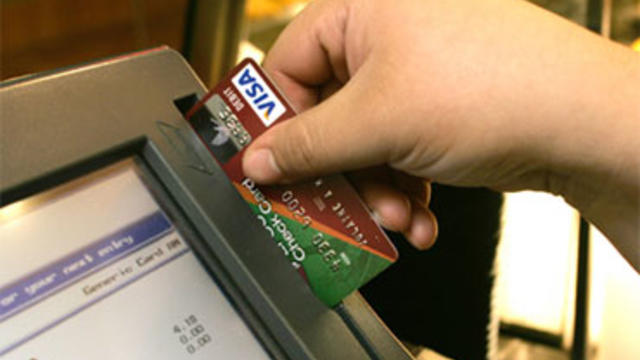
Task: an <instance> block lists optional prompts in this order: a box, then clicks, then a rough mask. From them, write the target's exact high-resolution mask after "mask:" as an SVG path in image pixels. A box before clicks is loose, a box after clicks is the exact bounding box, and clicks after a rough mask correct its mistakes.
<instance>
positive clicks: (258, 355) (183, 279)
mask: <svg viewBox="0 0 640 360" xmlns="http://www.w3.org/2000/svg"><path fill="white" fill-rule="evenodd" d="M143 178H144V177H142V176H141V175H140V170H139V169H138V167H137V166H136V165H135V163H134V161H133V160H127V161H124V162H121V163H119V164H116V165H113V166H111V167H109V168H106V169H103V170H100V171H98V172H96V173H93V174H90V175H88V176H85V177H83V178H80V179H77V180H74V181H72V182H70V183H68V184H65V185H62V186H60V187H57V188H55V189H53V190H50V191H47V192H45V193H42V194H38V195H36V196H33V197H31V198H27V199H25V200H23V201H20V202H17V203H13V204H10V205H8V206H5V207H4V208H2V209H0V358H3V359H80V358H82V359H182V358H184V359H267V358H269V357H268V355H267V353H266V352H265V351H264V349H263V348H262V346H261V345H260V343H259V342H258V341H257V340H256V338H255V337H254V336H253V334H252V333H251V331H250V330H249V328H248V327H247V325H246V324H245V323H244V321H243V320H242V319H241V318H240V317H239V316H238V314H237V313H236V311H235V310H234V308H233V307H232V306H231V304H230V303H229V301H228V300H227V298H226V297H225V295H224V294H223V293H222V291H221V290H220V289H219V288H218V286H217V285H216V284H215V282H213V280H212V279H211V277H210V276H209V275H208V274H207V273H206V272H205V270H204V269H203V268H202V266H201V265H200V263H199V262H198V260H197V259H196V257H195V255H194V253H193V252H192V251H191V249H190V248H189V246H188V244H187V243H186V242H185V240H184V238H183V237H182V235H181V234H180V232H179V231H178V229H176V227H175V226H174V224H173V223H172V221H171V220H170V218H169V217H168V216H167V215H166V213H165V212H163V210H162V209H161V208H160V206H159V205H158V203H157V202H156V201H155V199H154V197H153V196H152V194H151V192H150V191H149V190H148V188H147V187H146V185H145V183H144V182H143Z"/></svg>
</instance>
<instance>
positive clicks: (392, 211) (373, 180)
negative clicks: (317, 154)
mask: <svg viewBox="0 0 640 360" xmlns="http://www.w3.org/2000/svg"><path fill="white" fill-rule="evenodd" d="M348 177H349V180H350V181H351V183H352V184H353V185H354V187H355V188H356V189H357V190H358V193H359V194H360V196H361V197H362V199H363V200H364V202H365V203H366V204H367V206H368V207H369V209H371V211H373V213H374V216H375V217H376V220H377V221H378V222H379V223H380V225H382V226H383V227H385V228H386V229H389V230H392V231H397V232H404V231H405V230H407V229H408V228H409V225H410V224H411V201H410V200H409V198H408V197H407V195H406V194H405V193H403V192H402V191H400V190H399V189H398V188H396V187H395V186H394V185H393V179H392V177H391V175H390V172H389V171H388V169H386V168H382V167H378V168H371V169H366V170H361V171H354V172H351V173H349V174H348Z"/></svg>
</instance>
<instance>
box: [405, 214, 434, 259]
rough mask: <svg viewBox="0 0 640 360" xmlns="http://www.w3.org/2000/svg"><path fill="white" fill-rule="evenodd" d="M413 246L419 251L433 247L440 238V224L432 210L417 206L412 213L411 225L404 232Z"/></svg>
mask: <svg viewBox="0 0 640 360" xmlns="http://www.w3.org/2000/svg"><path fill="white" fill-rule="evenodd" d="M403 234H404V236H405V237H406V238H407V240H409V242H410V243H411V245H413V246H414V247H415V248H417V249H419V250H426V249H428V248H430V247H432V246H433V244H434V243H435V241H436V238H437V237H438V222H437V220H436V217H435V215H433V213H432V212H431V210H429V209H427V208H425V207H422V206H420V205H419V204H416V206H414V207H413V209H412V212H411V225H410V226H409V229H407V230H406V231H404V232H403Z"/></svg>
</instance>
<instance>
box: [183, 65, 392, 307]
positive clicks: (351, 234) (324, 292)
mask: <svg viewBox="0 0 640 360" xmlns="http://www.w3.org/2000/svg"><path fill="white" fill-rule="evenodd" d="M294 115H295V111H294V110H293V108H292V107H291V105H290V104H289V103H288V102H287V100H286V99H285V97H284V95H283V94H282V93H281V92H280V91H279V90H278V89H277V87H276V86H275V85H274V83H273V82H272V81H271V80H270V79H269V78H268V77H267V76H266V74H265V73H264V71H263V70H262V69H261V68H260V66H259V65H258V64H257V63H255V62H254V61H253V60H251V59H245V60H243V61H242V62H241V63H240V64H239V65H238V66H237V67H236V68H234V69H233V70H232V71H231V72H230V73H229V75H227V77H226V78H225V79H224V80H222V81H221V82H220V83H219V84H217V85H216V86H215V87H214V88H213V89H212V90H211V91H210V92H209V93H208V94H207V95H206V96H205V97H203V98H202V99H201V100H200V101H198V103H197V104H196V105H194V106H193V108H192V109H191V110H189V111H188V112H187V115H186V119H187V121H188V122H189V124H190V125H191V126H192V128H193V129H194V130H195V131H196V133H197V134H198V135H199V136H200V139H201V140H202V142H203V143H204V144H205V145H206V147H207V148H208V149H209V151H210V152H211V154H212V155H213V157H214V158H215V159H216V161H217V162H218V163H219V164H220V166H221V167H222V169H223V170H224V172H225V173H226V174H227V176H228V177H229V180H231V182H232V183H233V185H234V186H235V187H236V189H237V190H238V192H239V193H240V195H242V197H243V198H244V200H245V201H246V202H247V203H248V204H249V206H250V208H251V210H252V211H253V213H254V214H255V215H256V217H257V218H258V220H259V222H260V223H261V224H262V225H263V227H264V228H265V230H266V232H267V233H268V234H269V236H270V237H271V238H272V239H273V241H274V244H275V245H276V246H278V247H279V248H280V249H281V250H282V253H283V254H284V255H285V256H286V257H287V258H288V259H289V260H290V261H291V265H292V266H293V267H294V268H295V269H296V270H297V271H298V272H299V273H300V275H301V276H302V277H303V278H304V279H305V280H306V281H307V283H308V284H309V286H310V287H311V289H312V290H313V292H314V293H315V294H316V296H317V297H318V298H319V299H320V300H321V301H322V302H324V303H325V304H326V305H328V306H334V305H336V304H338V303H339V302H340V301H341V300H342V299H344V298H345V297H346V296H347V295H349V294H350V293H352V292H353V291H354V290H356V289H358V288H359V287H361V286H362V285H364V284H365V283H366V282H368V281H369V280H371V279H372V278H373V277H375V276H376V275H377V274H379V273H380V272H381V271H382V270H384V269H385V268H387V267H388V266H389V265H391V264H392V263H393V262H395V261H396V260H397V258H398V252H397V250H396V248H395V246H394V245H393V243H392V242H391V241H390V240H389V238H388V237H387V236H386V234H385V233H384V231H383V230H382V229H381V228H380V226H379V225H378V224H377V223H376V222H375V221H374V220H373V219H372V217H371V214H370V212H369V211H368V209H367V208H366V206H365V205H364V203H363V202H362V200H361V199H360V197H359V195H358V193H357V192H356V191H355V189H354V188H353V187H352V186H351V184H350V183H349V182H348V181H347V180H346V179H345V178H344V177H343V176H342V175H331V176H326V177H322V178H318V179H314V180H312V181H308V182H305V183H300V184H295V185H285V186H261V185H257V184H256V183H254V182H253V181H252V180H251V179H249V178H247V177H246V176H244V174H243V172H242V155H243V152H244V149H245V148H246V147H247V145H249V144H250V143H251V141H252V140H253V139H255V138H257V137H258V136H259V135H260V134H262V133H263V132H264V131H266V130H267V129H268V128H269V127H271V126H273V125H274V124H277V123H278V122H281V121H285V120H287V119H288V118H290V117H292V116H294Z"/></svg>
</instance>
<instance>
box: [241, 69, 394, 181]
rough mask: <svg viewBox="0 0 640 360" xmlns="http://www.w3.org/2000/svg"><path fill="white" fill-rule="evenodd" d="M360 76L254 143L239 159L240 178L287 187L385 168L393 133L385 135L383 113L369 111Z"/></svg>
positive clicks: (385, 128)
mask: <svg viewBox="0 0 640 360" xmlns="http://www.w3.org/2000/svg"><path fill="white" fill-rule="evenodd" d="M362 73H363V72H362V71H361V72H359V73H358V74H357V75H356V76H355V77H353V78H352V79H351V80H350V81H349V83H347V85H345V86H344V87H343V88H342V89H340V90H339V91H338V92H336V93H335V94H334V95H333V96H331V97H330V98H328V99H327V100H326V101H324V102H322V103H321V104H319V105H318V106H315V107H314V108H312V109H309V110H307V111H305V112H303V113H302V114H300V115H298V116H296V117H294V118H292V119H290V120H288V121H284V122H282V123H279V124H277V125H275V126H274V127H273V128H271V129H269V130H268V131H267V132H265V133H264V134H262V135H261V136H260V137H258V138H257V139H256V140H255V141H254V142H253V143H252V144H251V145H250V146H249V147H248V148H247V150H246V152H245V154H244V158H243V170H244V172H245V174H246V175H247V176H248V177H250V178H252V179H254V180H255V181H256V182H259V183H265V184H273V183H277V182H280V183H282V182H284V183H286V182H292V181H295V180H299V179H303V178H309V177H312V176H319V175H325V174H329V173H337V172H344V171H349V170H354V169H361V168H365V167H369V166H373V165H378V164H382V163H385V162H387V161H388V159H389V154H390V151H391V146H392V144H394V143H397V142H396V141H394V136H395V135H397V134H396V129H388V128H387V126H386V124H387V123H388V122H386V121H385V119H384V115H383V113H382V112H379V111H376V109H375V107H374V106H371V101H375V99H373V97H372V96H370V95H368V94H367V89H366V86H365V85H366V84H362V81H360V74H362ZM381 125H382V126H381Z"/></svg>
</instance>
